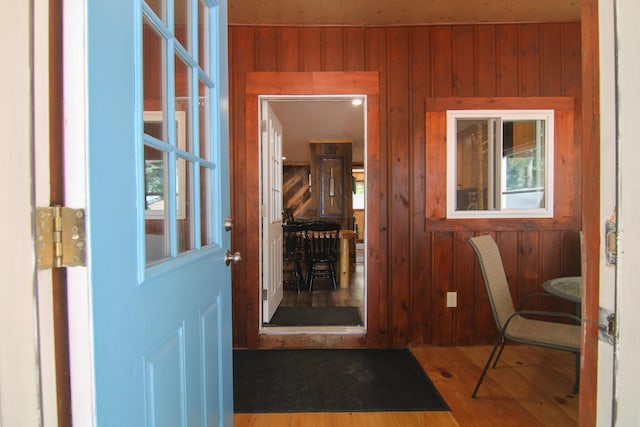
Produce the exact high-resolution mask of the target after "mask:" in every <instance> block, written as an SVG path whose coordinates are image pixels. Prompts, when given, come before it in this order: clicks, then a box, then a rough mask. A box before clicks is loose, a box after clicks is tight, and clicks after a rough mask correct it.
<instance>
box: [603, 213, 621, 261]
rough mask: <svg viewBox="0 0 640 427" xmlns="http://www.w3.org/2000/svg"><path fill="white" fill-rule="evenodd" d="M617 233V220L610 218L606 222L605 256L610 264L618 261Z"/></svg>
mask: <svg viewBox="0 0 640 427" xmlns="http://www.w3.org/2000/svg"><path fill="white" fill-rule="evenodd" d="M617 233H618V224H617V223H616V220H615V219H608V220H607V222H606V223H605V258H606V260H607V263H608V264H610V265H615V264H616V263H617V262H618V242H617Z"/></svg>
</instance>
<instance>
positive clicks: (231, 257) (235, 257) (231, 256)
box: [224, 249, 242, 265]
mask: <svg viewBox="0 0 640 427" xmlns="http://www.w3.org/2000/svg"><path fill="white" fill-rule="evenodd" d="M232 261H233V263H234V264H237V263H239V262H240V261H242V254H241V253H240V252H231V251H230V250H229V249H227V250H226V251H225V253H224V263H225V264H227V265H229V264H231V262H232Z"/></svg>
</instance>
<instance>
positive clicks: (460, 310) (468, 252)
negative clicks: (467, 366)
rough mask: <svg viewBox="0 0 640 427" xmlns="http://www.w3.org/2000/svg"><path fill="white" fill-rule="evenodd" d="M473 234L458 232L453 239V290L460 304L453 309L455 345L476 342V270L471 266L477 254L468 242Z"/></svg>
mask: <svg viewBox="0 0 640 427" xmlns="http://www.w3.org/2000/svg"><path fill="white" fill-rule="evenodd" d="M473 235H474V233H473V232H464V231H463V232H456V233H455V234H454V240H453V257H452V258H453V290H454V291H455V292H457V298H458V306H457V307H456V308H454V309H453V310H452V311H453V312H454V315H455V317H454V321H455V331H454V333H455V339H454V342H455V345H470V344H472V343H473V342H475V337H476V334H477V331H476V329H477V326H478V325H476V324H475V322H474V320H475V310H476V295H475V287H474V272H473V269H472V268H469V266H470V265H473V262H474V261H473V260H474V258H475V254H474V252H473V249H471V247H470V246H469V243H468V242H467V239H468V238H469V237H472V236H473Z"/></svg>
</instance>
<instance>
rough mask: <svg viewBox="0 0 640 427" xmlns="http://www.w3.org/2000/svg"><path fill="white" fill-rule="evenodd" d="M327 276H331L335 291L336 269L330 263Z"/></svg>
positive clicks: (336, 287)
mask: <svg viewBox="0 0 640 427" xmlns="http://www.w3.org/2000/svg"><path fill="white" fill-rule="evenodd" d="M329 274H330V275H331V283H333V290H334V291H335V290H337V289H338V286H337V283H336V268H335V266H334V265H333V263H332V262H330V263H329Z"/></svg>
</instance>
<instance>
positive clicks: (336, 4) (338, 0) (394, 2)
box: [229, 0, 580, 26]
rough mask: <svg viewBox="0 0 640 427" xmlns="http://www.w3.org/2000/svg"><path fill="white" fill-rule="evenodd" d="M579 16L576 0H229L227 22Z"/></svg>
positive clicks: (451, 20)
mask: <svg viewBox="0 0 640 427" xmlns="http://www.w3.org/2000/svg"><path fill="white" fill-rule="evenodd" d="M579 20H580V0H229V23H230V24H249V25H373V26H374V25H417V24H437V23H479V22H486V23H498V22H567V21H574V22H575V21H579Z"/></svg>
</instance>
